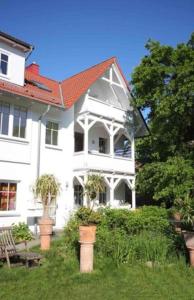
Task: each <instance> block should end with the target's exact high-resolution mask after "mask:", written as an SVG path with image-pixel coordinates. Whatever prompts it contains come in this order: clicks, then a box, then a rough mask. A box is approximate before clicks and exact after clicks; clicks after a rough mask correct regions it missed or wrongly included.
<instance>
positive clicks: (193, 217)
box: [180, 195, 194, 267]
mask: <svg viewBox="0 0 194 300" xmlns="http://www.w3.org/2000/svg"><path fill="white" fill-rule="evenodd" d="M193 200H194V199H193V198H192V197H191V196H190V195H186V197H185V198H184V200H182V207H181V210H180V212H181V216H182V221H183V224H184V226H185V228H186V230H183V231H182V233H183V237H184V240H185V244H186V247H187V249H188V251H189V257H190V265H191V266H192V267H194V230H193V229H194V228H193V222H194V201H193Z"/></svg>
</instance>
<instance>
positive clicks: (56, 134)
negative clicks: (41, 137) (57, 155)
mask: <svg viewBox="0 0 194 300" xmlns="http://www.w3.org/2000/svg"><path fill="white" fill-rule="evenodd" d="M53 145H58V131H53Z"/></svg>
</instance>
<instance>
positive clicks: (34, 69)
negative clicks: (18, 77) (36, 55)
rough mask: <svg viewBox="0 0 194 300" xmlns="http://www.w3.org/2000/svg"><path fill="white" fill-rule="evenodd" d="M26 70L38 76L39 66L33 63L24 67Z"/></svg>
mask: <svg viewBox="0 0 194 300" xmlns="http://www.w3.org/2000/svg"><path fill="white" fill-rule="evenodd" d="M26 70H28V71H30V72H31V73H33V74H35V75H39V71H40V66H39V65H38V64H37V63H35V62H33V63H31V64H30V65H29V66H27V67H26Z"/></svg>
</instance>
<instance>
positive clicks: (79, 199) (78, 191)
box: [74, 184, 83, 206]
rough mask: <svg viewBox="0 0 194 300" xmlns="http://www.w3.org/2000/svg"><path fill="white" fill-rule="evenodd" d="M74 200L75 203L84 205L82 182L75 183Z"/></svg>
mask: <svg viewBox="0 0 194 300" xmlns="http://www.w3.org/2000/svg"><path fill="white" fill-rule="evenodd" d="M74 202H75V205H78V206H82V205H83V187H82V186H81V185H80V184H76V185H74Z"/></svg>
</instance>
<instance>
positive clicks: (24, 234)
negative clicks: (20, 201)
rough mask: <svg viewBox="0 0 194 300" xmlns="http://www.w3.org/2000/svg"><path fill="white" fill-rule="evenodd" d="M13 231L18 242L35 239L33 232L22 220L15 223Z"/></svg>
mask: <svg viewBox="0 0 194 300" xmlns="http://www.w3.org/2000/svg"><path fill="white" fill-rule="evenodd" d="M12 233H13V237H14V240H15V241H16V243H20V242H24V241H26V242H27V241H31V240H32V239H33V234H32V232H31V231H30V229H29V227H28V225H27V224H25V223H24V222H20V223H18V224H16V225H15V224H13V227H12Z"/></svg>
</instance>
